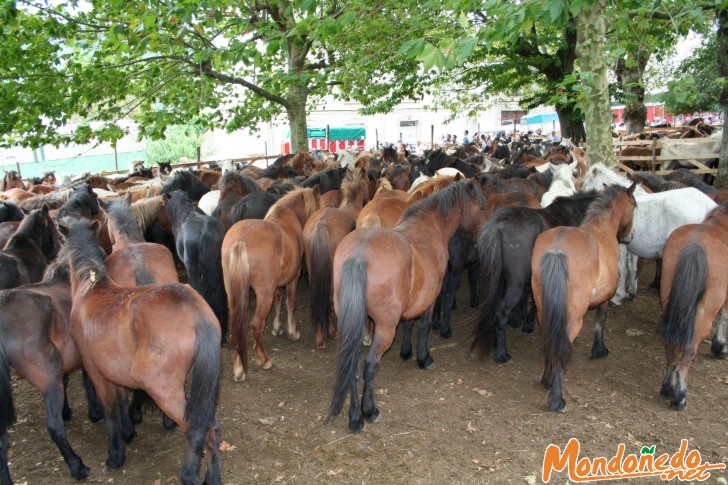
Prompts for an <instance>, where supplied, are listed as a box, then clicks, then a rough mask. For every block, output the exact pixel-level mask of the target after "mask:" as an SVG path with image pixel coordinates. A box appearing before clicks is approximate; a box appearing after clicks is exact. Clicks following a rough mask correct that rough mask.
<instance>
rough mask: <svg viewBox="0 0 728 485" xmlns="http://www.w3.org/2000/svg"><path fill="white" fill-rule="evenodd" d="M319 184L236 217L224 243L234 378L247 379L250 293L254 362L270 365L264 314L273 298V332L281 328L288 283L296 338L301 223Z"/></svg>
mask: <svg viewBox="0 0 728 485" xmlns="http://www.w3.org/2000/svg"><path fill="white" fill-rule="evenodd" d="M320 199H321V196H320V195H319V193H318V188H313V189H296V190H294V191H291V192H289V193H288V194H287V195H285V196H284V197H283V198H282V199H281V200H279V201H278V202H276V204H275V205H274V206H273V207H271V209H270V211H269V212H268V215H267V216H266V217H265V219H263V220H259V219H246V220H242V221H240V222H237V223H235V224H234V225H233V226H232V227H231V228H230V230H229V231H228V232H227V234H226V235H225V240H224V241H223V244H222V263H223V264H222V267H223V275H224V277H225V291H226V292H227V298H228V308H229V311H230V326H231V333H230V335H231V338H232V347H233V349H234V351H235V363H234V366H233V379H234V380H235V381H236V382H241V381H243V380H245V377H246V375H247V373H248V362H247V361H248V359H247V333H248V299H249V293H250V289H252V290H253V291H254V292H255V311H254V313H253V319H252V321H251V326H252V327H253V337H254V338H255V344H254V347H255V352H256V362H257V364H258V366H260V367H262V368H263V369H270V368H271V367H272V366H273V359H271V358H270V357H269V356H268V354H266V352H265V345H264V343H263V335H264V332H265V319H266V316H267V315H268V313H269V312H270V308H271V305H272V304H273V300H274V299H275V310H274V314H275V315H274V316H275V319H274V321H273V335H275V336H280V335H282V334H283V328H282V325H281V319H280V309H281V292H280V288H281V287H283V286H285V288H286V309H287V310H288V325H287V331H288V336H289V337H290V338H291V340H298V339H299V338H300V333H299V332H298V330H297V329H296V314H295V312H296V290H297V288H298V280H299V278H300V276H301V259H302V258H303V236H302V233H303V226H304V225H305V224H306V220H307V219H308V218H309V217H310V216H311V214H313V213H314V212H315V211H316V210H317V209H318V208H319V205H320Z"/></svg>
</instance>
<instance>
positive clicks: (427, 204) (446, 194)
mask: <svg viewBox="0 0 728 485" xmlns="http://www.w3.org/2000/svg"><path fill="white" fill-rule="evenodd" d="M428 182H429V180H428ZM470 184H472V185H470ZM471 187H475V183H474V182H473V181H472V180H460V181H458V182H454V183H451V184H450V185H449V186H448V187H446V188H444V189H442V190H440V191H439V192H436V193H434V194H432V195H430V196H429V197H426V198H424V199H422V200H420V201H417V202H415V203H414V204H412V205H411V206H409V207H408V208H407V210H406V211H405V212H404V214H402V217H401V218H400V219H399V222H398V223H397V225H400V224H402V223H403V222H404V221H406V220H407V219H409V218H411V217H412V216H414V215H415V214H417V213H419V212H422V211H425V210H428V209H429V210H433V211H435V212H436V213H437V214H439V215H442V216H447V214H448V212H450V210H451V209H452V208H453V207H455V206H456V205H459V204H462V203H464V202H466V201H467V200H469V199H470V198H471V197H472V195H473V193H472V191H471ZM475 194H477V197H478V200H479V202H480V204H481V205H482V206H484V205H485V196H483V192H482V191H480V190H476V191H475Z"/></svg>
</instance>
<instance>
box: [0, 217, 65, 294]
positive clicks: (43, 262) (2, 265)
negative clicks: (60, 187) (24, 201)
mask: <svg viewBox="0 0 728 485" xmlns="http://www.w3.org/2000/svg"><path fill="white" fill-rule="evenodd" d="M58 245H59V243H58V238H57V236H56V229H55V225H54V223H53V220H52V219H51V217H50V215H49V214H48V207H47V206H44V207H43V209H35V210H34V211H32V212H31V213H30V214H28V215H27V216H26V217H25V218H24V219H23V220H22V221H20V223H19V225H18V228H17V230H15V232H14V233H13V235H12V236H10V239H9V240H8V242H7V243H6V244H5V246H4V247H3V249H2V250H1V251H0V288H15V287H16V286H20V285H25V284H28V283H36V282H38V281H40V280H41V279H43V272H44V271H45V269H46V266H47V265H48V262H49V261H51V260H52V259H54V258H55V257H56V254H57V253H58Z"/></svg>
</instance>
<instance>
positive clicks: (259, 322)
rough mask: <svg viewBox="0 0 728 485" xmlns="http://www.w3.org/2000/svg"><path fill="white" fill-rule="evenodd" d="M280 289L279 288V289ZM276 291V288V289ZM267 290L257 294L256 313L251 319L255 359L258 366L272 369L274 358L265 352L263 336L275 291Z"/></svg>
mask: <svg viewBox="0 0 728 485" xmlns="http://www.w3.org/2000/svg"><path fill="white" fill-rule="evenodd" d="M277 290H278V291H280V290H279V289H277ZM274 292H275V290H274ZM274 292H269V291H267V290H260V291H258V292H256V294H255V297H256V298H255V313H254V314H253V319H252V320H251V325H252V327H253V348H254V349H255V360H256V364H257V365H258V367H261V368H263V369H270V368H271V367H273V359H271V358H270V357H269V356H268V354H266V352H265V345H264V343H263V336H264V334H265V318H266V316H267V315H268V312H269V311H270V307H271V303H272V300H273V293H274Z"/></svg>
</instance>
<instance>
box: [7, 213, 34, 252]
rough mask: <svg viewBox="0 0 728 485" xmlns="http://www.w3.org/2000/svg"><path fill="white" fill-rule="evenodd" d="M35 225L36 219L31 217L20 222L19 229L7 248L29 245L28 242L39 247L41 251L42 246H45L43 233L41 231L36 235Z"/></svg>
mask: <svg viewBox="0 0 728 485" xmlns="http://www.w3.org/2000/svg"><path fill="white" fill-rule="evenodd" d="M35 224H36V221H35V219H33V218H30V217H26V218H25V219H23V220H22V221H20V225H19V226H18V229H17V230H16V231H15V233H14V234H13V235H12V236H11V237H10V240H9V241H8V243H7V245H6V246H5V248H6V249H13V248H16V247H18V246H20V245H24V244H27V243H28V242H32V243H34V244H35V245H36V246H37V247H38V249H40V247H41V245H42V244H43V232H42V231H40V232H38V233H37V234H36V233H35V231H34V229H35Z"/></svg>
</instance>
